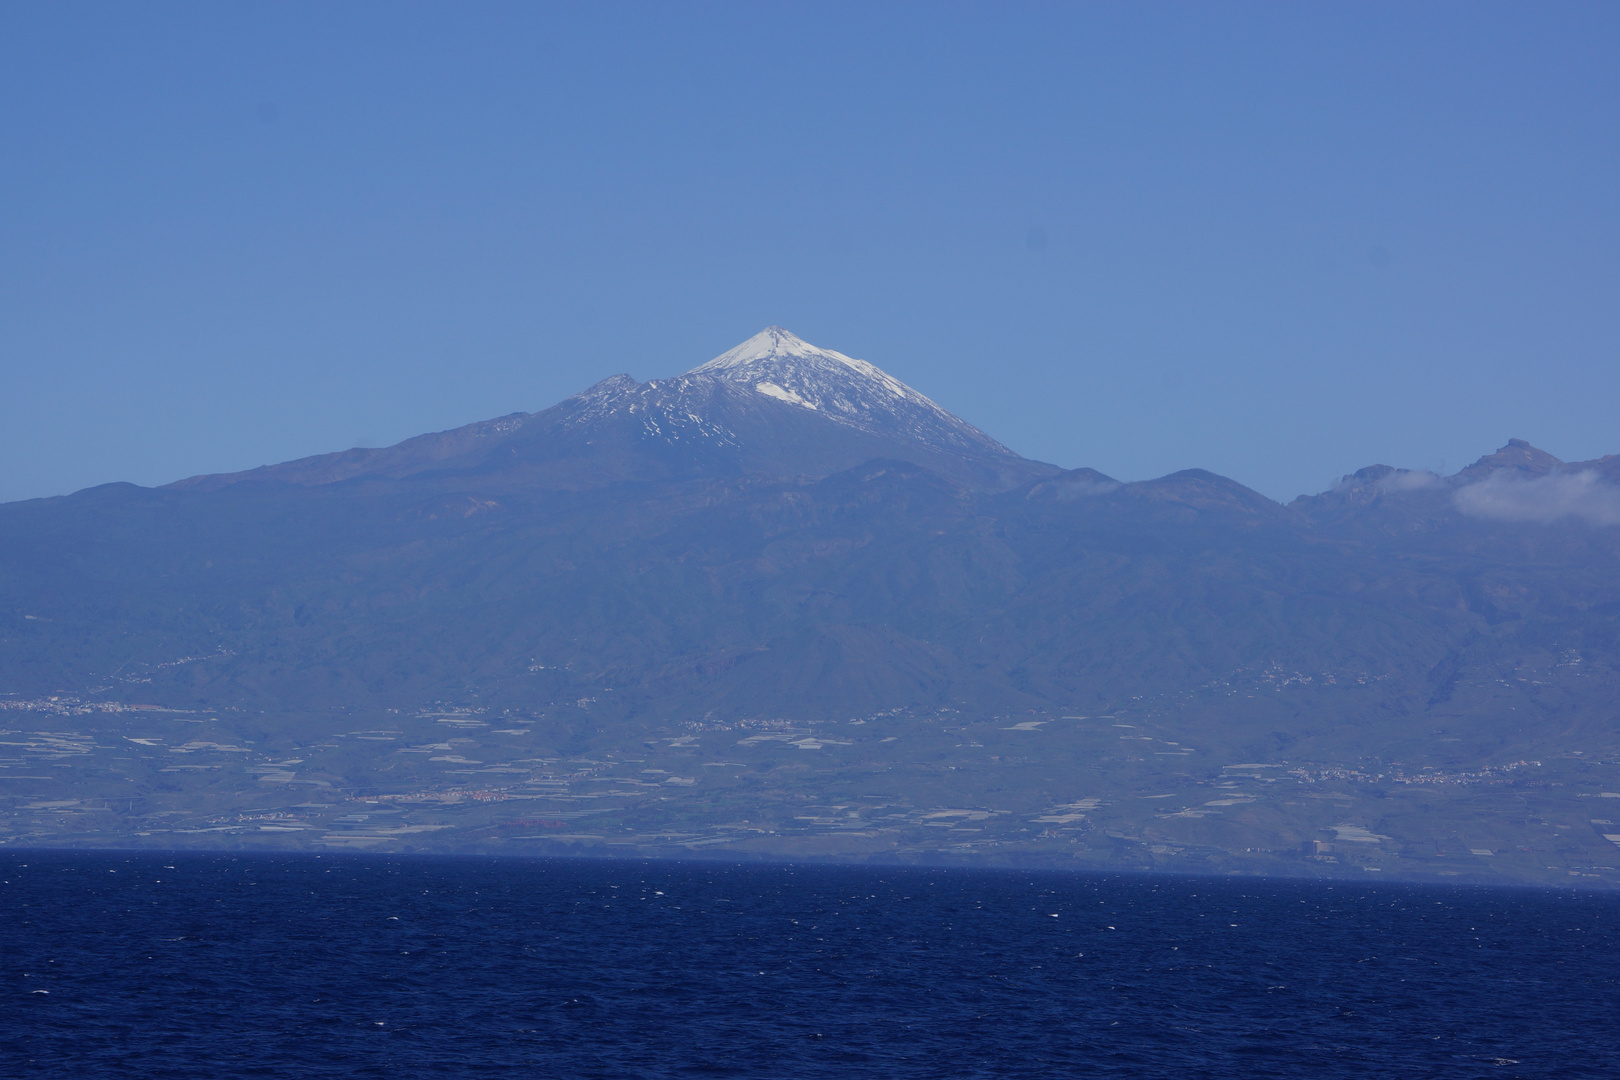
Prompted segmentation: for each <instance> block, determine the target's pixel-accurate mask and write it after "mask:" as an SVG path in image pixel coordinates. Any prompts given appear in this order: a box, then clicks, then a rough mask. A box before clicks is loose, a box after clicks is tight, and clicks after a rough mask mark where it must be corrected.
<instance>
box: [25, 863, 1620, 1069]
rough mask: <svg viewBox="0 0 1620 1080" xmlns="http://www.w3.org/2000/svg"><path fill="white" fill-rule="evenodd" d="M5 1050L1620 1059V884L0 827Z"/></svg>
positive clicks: (180, 1055) (517, 1062)
mask: <svg viewBox="0 0 1620 1080" xmlns="http://www.w3.org/2000/svg"><path fill="white" fill-rule="evenodd" d="M0 880H3V884H0V916H3V919H4V922H3V925H0V964H3V971H4V995H5V999H4V1003H3V1007H0V1074H3V1075H5V1076H7V1077H34V1076H39V1077H75V1078H90V1077H142V1078H158V1077H177V1078H178V1077H197V1078H208V1080H223V1078H235V1077H244V1078H246V1077H256V1078H257V1077H344V1078H353V1077H389V1078H413V1077H463V1076H465V1077H536V1078H548V1080H549V1078H574V1077H581V1078H585V1077H590V1078H596V1077H601V1078H640V1077H705V1076H716V1077H762V1078H766V1077H769V1078H778V1077H779V1078H795V1080H797V1078H816V1077H836V1078H841V1080H842V1078H859V1077H873V1078H878V1077H881V1078H885V1080H893V1078H905V1077H941V1078H944V1077H950V1078H957V1077H962V1078H967V1077H1019V1078H1022V1077H1029V1078H1036V1077H1042V1078H1044V1077H1176V1078H1199V1077H1209V1078H1233V1080H1237V1078H1243V1080H1255V1078H1261V1077H1287V1078H1290V1080H1296V1078H1302V1077H1309V1078H1313V1080H1321V1078H1328V1077H1356V1078H1366V1077H1385V1076H1391V1077H1393V1076H1400V1077H1446V1078H1459V1077H1475V1076H1478V1077H1487V1076H1488V1077H1493V1078H1508V1077H1620V896H1616V895H1614V894H1612V893H1581V892H1574V891H1558V890H1531V889H1511V890H1510V889H1488V888H1474V887H1457V888H1436V887H1433V886H1406V885H1400V884H1390V883H1381V884H1377V885H1347V884H1327V883H1320V882H1308V881H1286V880H1254V879H1218V880H1204V879H1196V878H1178V877H1168V876H1146V875H1142V876H1126V875H1081V874H1067V873H1060V872H1038V873H1037V872H1027V871H986V870H966V869H929V868H916V867H909V868H897V867H884V868H877V867H871V866H866V867H829V866H764V865H732V864H714V863H679V862H632V861H593V860H565V859H557V860H544V859H532V860H529V859H525V860H519V859H490V858H426V857H423V858H417V857H407V856H393V855H381V854H378V855H357V854H342V855H334V856H315V855H300V856H271V855H249V854H198V853H187V854H168V855H165V854H152V853H125V852H119V853H109V852H43V851H8V852H4V853H0Z"/></svg>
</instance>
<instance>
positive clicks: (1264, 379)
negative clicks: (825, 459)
mask: <svg viewBox="0 0 1620 1080" xmlns="http://www.w3.org/2000/svg"><path fill="white" fill-rule="evenodd" d="M1617 166H1620V5H1615V4H1612V3H1610V4H1595V5H1581V4H1551V3H1540V4H1532V3H1515V4H1510V5H1492V4H1482V3H1472V2H1471V3H1466V4H1463V3H1455V4H1449V3H1422V4H1413V3H1409V2H1402V3H1396V4H1386V5H1379V4H1369V3H1355V4H1344V3H1337V4H1328V5H1313V4H1304V3H1286V4H1277V5H1253V6H1243V5H1235V4H1210V3H1197V4H1189V5H1175V4H1146V3H1131V4H1096V5H1084V4H1061V5H1051V6H1047V5H1041V4H1035V3H1016V4H1007V3H994V4H981V5H955V4H946V3H939V2H928V3H916V4H878V3H870V2H865V3H858V4H849V5H839V4H833V3H827V2H824V0H823V2H817V3H813V4H802V5H801V4H785V3H761V2H752V3H746V4H719V3H696V4H677V3H669V2H662V3H657V4H646V5H641V4H627V5H626V4H617V5H616V4H611V3H601V2H593V3H589V4H557V5H542V4H538V3H523V4H512V5H503V4H467V3H454V4H452V3H444V4H438V5H412V4H406V3H401V2H398V0H391V2H389V3H384V4H375V5H372V4H359V3H347V4H335V3H329V2H323V3H318V4H308V5H299V4H293V3H287V2H277V3H273V4H253V3H230V4H219V3H208V4H183V3H163V4H130V3H123V2H120V3H116V4H109V5H106V6H92V5H78V4H72V3H50V4H44V3H28V4H24V3H9V4H5V5H3V6H0V462H3V463H4V468H3V469H0V499H18V498H26V497H33V496H39V495H50V494H59V493H65V492H68V491H71V490H74V489H77V488H81V487H85V486H89V485H93V484H98V483H104V482H107V481H112V480H129V481H134V482H136V483H141V484H155V483H164V482H167V481H169V480H173V479H177V478H179V477H182V476H186V475H190V474H194V473H199V472H215V471H223V470H235V469H242V468H247V467H251V466H254V465H259V464H263V463H266V462H272V461H279V460H285V459H288V458H293V457H298V456H301V455H306V454H312V453H319V452H324V451H331V450H339V449H343V448H346V447H349V446H353V445H357V444H358V445H383V444H387V443H390V442H394V441H397V440H399V439H402V438H405V437H407V436H410V435H414V434H418V433H420V432H423V431H430V430H438V429H442V428H446V427H452V426H455V425H458V424H463V423H467V422H469V421H473V420H478V419H483V418H487V417H490V416H496V415H501V414H504V413H508V412H513V411H516V410H528V411H532V410H536V409H540V408H544V407H546V406H549V405H551V404H554V403H555V402H557V401H558V400H560V399H562V398H564V397H566V396H568V395H569V394H572V393H575V392H576V391H578V390H580V389H582V388H583V387H585V386H587V385H589V384H590V383H592V382H595V381H596V380H597V379H600V378H602V377H604V376H606V375H610V374H613V373H616V372H620V371H625V372H629V373H630V374H632V375H634V376H635V377H636V378H638V379H646V378H651V377H656V376H662V375H669V374H674V373H676V372H679V371H683V370H685V369H687V368H689V367H692V366H694V365H696V364H698V363H700V362H702V361H704V360H707V359H709V358H710V357H712V356H714V355H716V354H717V353H720V352H721V351H723V350H725V349H726V348H728V347H730V346H731V345H734V344H736V343H737V342H739V341H741V340H742V339H744V338H746V337H748V336H749V335H751V334H753V333H755V332H756V331H758V330H759V329H760V328H761V327H763V326H765V325H767V324H772V323H777V324H781V325H783V326H786V327H787V328H788V329H790V330H792V331H794V332H795V333H797V334H799V335H800V336H801V337H803V338H805V339H807V340H809V341H811V342H813V343H815V344H817V345H821V346H824V347H827V348H833V349H838V350H840V351H842V352H846V353H850V354H852V355H855V356H859V357H863V358H865V359H867V360H870V361H872V362H873V363H876V364H878V365H879V366H880V367H883V368H885V369H886V370H888V371H890V372H891V373H893V374H894V375H896V376H898V377H899V378H901V379H904V380H905V381H906V382H908V383H910V384H912V385H913V386H915V387H916V388H918V389H919V390H921V391H923V392H924V393H926V394H928V395H930V396H932V397H933V398H934V399H935V400H937V401H938V402H939V403H940V404H942V405H944V406H945V407H946V408H948V409H951V410H953V411H954V412H957V413H958V414H960V415H961V416H963V417H965V418H966V419H968V420H970V421H972V422H973V423H975V424H978V425H979V426H980V427H982V428H984V429H985V430H986V431H988V432H989V433H990V434H992V435H994V436H995V437H997V438H999V439H1001V440H1002V441H1003V442H1005V443H1007V444H1008V445H1010V446H1011V447H1013V448H1014V449H1015V450H1018V451H1020V452H1022V453H1024V454H1027V455H1029V456H1031V457H1036V458H1041V459H1044V460H1048V461H1053V462H1056V463H1058V464H1061V465H1065V466H1079V465H1089V466H1092V467H1094V468H1098V469H1101V470H1102V471H1104V472H1106V473H1109V474H1111V475H1113V476H1116V477H1119V478H1121V479H1127V480H1130V479H1143V478H1147V477H1152V476H1157V475H1161V474H1163V473H1166V472H1170V471H1173V470H1176V469H1181V468H1187V467H1193V466H1198V467H1203V468H1208V469H1212V470H1215V471H1217V472H1220V473H1223V474H1226V475H1228V476H1231V477H1233V478H1235V479H1237V480H1240V481H1242V482H1244V483H1246V484H1249V485H1250V486H1252V487H1254V488H1256V489H1258V490H1260V491H1261V492H1263V493H1265V494H1267V495H1270V496H1272V497H1274V498H1279V499H1285V500H1286V499H1289V498H1292V497H1293V496H1295V495H1297V494H1299V493H1301V492H1308V491H1318V490H1321V489H1323V488H1325V487H1327V486H1328V485H1330V484H1331V483H1332V482H1333V481H1334V480H1335V479H1336V478H1337V477H1338V476H1339V475H1340V474H1342V473H1345V472H1347V471H1351V470H1353V469H1356V468H1359V467H1361V466H1363V465H1367V464H1371V463H1374V462H1387V463H1389V464H1393V465H1403V466H1409V467H1426V468H1444V469H1445V470H1447V471H1454V470H1455V469H1456V468H1458V467H1460V466H1461V465H1463V464H1466V463H1467V462H1468V461H1470V460H1472V459H1473V458H1475V457H1478V456H1479V455H1480V454H1483V453H1488V452H1489V451H1491V450H1493V449H1495V448H1496V447H1497V446H1499V445H1501V444H1502V443H1503V442H1505V441H1506V440H1507V439H1508V438H1509V437H1520V438H1526V439H1529V440H1530V441H1531V442H1534V443H1536V444H1537V445H1539V446H1542V447H1543V448H1545V449H1547V450H1549V451H1551V452H1553V453H1554V454H1557V455H1558V456H1560V457H1563V458H1565V459H1568V460H1574V459H1580V458H1588V457H1593V456H1598V455H1601V454H1606V453H1615V452H1620V303H1617V301H1620V167H1617Z"/></svg>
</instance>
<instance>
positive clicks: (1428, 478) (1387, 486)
mask: <svg viewBox="0 0 1620 1080" xmlns="http://www.w3.org/2000/svg"><path fill="white" fill-rule="evenodd" d="M1439 483H1442V481H1441V479H1440V477H1439V476H1437V475H1436V474H1434V473H1432V472H1430V471H1429V470H1427V469H1396V470H1395V471H1394V472H1392V473H1390V474H1389V475H1388V476H1386V477H1384V478H1383V479H1382V480H1380V481H1378V486H1379V487H1381V488H1383V489H1384V490H1385V491H1419V490H1421V489H1423V488H1430V487H1434V486H1435V485H1436V484H1439Z"/></svg>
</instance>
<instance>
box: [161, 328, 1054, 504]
mask: <svg viewBox="0 0 1620 1080" xmlns="http://www.w3.org/2000/svg"><path fill="white" fill-rule="evenodd" d="M877 457H884V458H892V459H896V460H902V461H910V462H913V463H914V464H918V465H924V466H926V467H928V468H930V469H933V470H934V471H936V472H939V473H940V474H942V475H945V476H948V477H951V478H953V479H955V480H958V481H960V482H962V483H965V484H968V485H969V486H972V487H975V488H985V489H989V490H1002V489H1005V488H1008V487H1012V486H1015V485H1016V484H1019V483H1023V482H1025V481H1028V480H1031V479H1034V478H1036V477H1039V476H1045V475H1050V474H1053V473H1055V472H1057V471H1058V470H1057V469H1056V468H1055V467H1054V466H1050V465H1044V464H1042V463H1040V462H1034V461H1029V460H1027V459H1025V458H1022V457H1019V456H1018V455H1017V454H1015V453H1013V452H1012V451H1011V450H1008V449H1007V448H1006V447H1004V446H1002V445H1001V444H1000V443H998V442H996V441H995V440H994V439H992V438H990V437H989V436H988V435H986V434H984V433H983V432H982V431H980V430H978V429H977V428H975V427H973V426H972V425H971V424H969V423H967V422H966V421H964V420H961V419H960V418H958V417H956V416H953V415H951V414H950V413H948V412H946V411H945V410H944V409H942V408H940V407H939V406H938V405H936V404H934V403H933V402H932V401H930V400H929V399H928V398H926V397H924V396H923V395H922V394H920V393H918V392H917V391H915V390H913V389H911V388H910V387H908V386H906V385H905V384H904V383H902V382H900V381H899V380H898V379H896V378H894V377H893V376H891V375H888V374H887V373H885V372H883V371H881V370H880V369H878V368H877V367H875V366H873V365H871V364H868V363H866V362H865V361H863V360H854V359H851V358H850V357H847V356H844V355H843V354H842V353H837V352H831V351H828V350H823V349H818V348H815V347H814V346H811V345H809V344H807V343H805V342H804V341H802V340H800V339H799V338H797V337H795V336H794V335H792V334H790V333H788V332H787V331H786V330H783V329H782V328H780V327H769V328H767V329H766V330H764V331H761V332H760V333H759V334H756V335H755V336H754V337H752V338H750V339H749V340H747V341H745V342H743V343H742V344H741V345H739V346H737V347H736V348H734V349H732V350H730V351H729V352H726V353H724V354H722V355H721V356H718V357H716V358H715V359H713V360H711V361H709V362H708V363H706V364H702V365H700V366H699V367H696V368H694V369H692V370H691V371H689V372H687V373H686V374H684V375H680V376H676V377H674V378H670V379H654V380H652V381H650V382H647V383H638V382H636V381H635V380H634V379H632V378H631V377H630V376H628V375H615V376H612V377H610V378H607V379H604V380H602V381H601V382H599V383H597V384H596V385H595V386H592V387H590V388H589V389H587V390H585V391H583V392H582V393H580V394H578V395H576V396H575V397H572V398H569V399H568V400H566V401H564V402H561V403H560V404H558V405H556V406H553V407H552V408H550V409H546V410H544V411H542V412H538V413H513V414H511V415H509V416H503V417H499V418H497V419H494V420H486V421H482V422H480V423H476V424H469V425H467V426H465V427H461V428H456V429H454V430H451V431H445V432H438V433H435V434H432V435H422V436H418V437H416V438H413V439H407V440H405V441H404V442H402V443H399V444H397V445H395V446H392V447H387V448H383V449H378V450H367V449H354V450H347V451H344V452H342V453H338V454H326V455H321V456H317V457H313V458H303V459H300V460H298V461H292V462H287V463H285V464H281V465H271V466H266V467H263V468H259V469H253V470H250V471H248V472H243V473H233V474H223V475H212V476H197V477H192V478H190V479H187V480H182V481H179V482H178V483H176V484H173V485H170V486H171V487H176V488H182V489H184V488H204V489H213V488H219V487H223V486H226V485H229V484H234V483H240V482H243V481H259V482H272V483H293V484H303V485H314V484H329V483H337V482H340V481H344V480H355V479H367V478H387V479H394V480H399V479H404V478H406V477H411V476H426V475H428V474H432V475H433V477H434V478H436V479H444V478H448V477H452V476H454V475H457V474H462V475H478V476H480V477H483V478H485V480H486V481H487V479H488V477H489V476H490V475H491V474H496V473H501V474H505V475H506V477H507V479H508V480H509V481H510V482H511V483H512V484H513V485H517V486H523V487H535V486H538V487H568V488H574V487H589V486H594V485H598V484H604V483H613V482H619V481H626V480H634V481H646V480H653V479H668V478H675V477H699V476H716V475H753V476H765V477H776V478H782V477H790V476H810V477H817V476H826V475H829V474H831V473H834V472H837V471H839V470H842V469H847V468H850V467H851V466H853V465H856V464H859V463H860V462H862V461H866V460H869V459H871V458H877Z"/></svg>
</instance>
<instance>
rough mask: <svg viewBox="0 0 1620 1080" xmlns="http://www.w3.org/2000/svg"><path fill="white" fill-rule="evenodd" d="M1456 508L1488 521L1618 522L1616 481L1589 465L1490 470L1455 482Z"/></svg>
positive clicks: (1619, 508) (1619, 497) (1619, 504)
mask: <svg viewBox="0 0 1620 1080" xmlns="http://www.w3.org/2000/svg"><path fill="white" fill-rule="evenodd" d="M1452 500H1453V502H1455V503H1456V506H1457V509H1458V510H1461V511H1462V512H1463V513H1465V514H1468V515H1470V516H1472V517H1480V518H1489V519H1491V520H1493V521H1541V522H1553V521H1559V520H1562V519H1564V518H1570V517H1573V518H1579V519H1581V520H1582V521H1589V522H1591V523H1593V524H1594V525H1620V487H1615V486H1614V485H1613V484H1607V483H1604V481H1603V480H1602V478H1601V477H1599V476H1598V474H1597V473H1596V472H1593V471H1592V470H1590V469H1588V470H1584V471H1582V472H1574V473H1549V474H1548V475H1546V476H1537V477H1532V478H1528V479H1526V478H1522V477H1518V476H1511V475H1508V474H1506V473H1493V474H1492V475H1490V476H1488V477H1486V478H1485V479H1484V480H1481V481H1479V482H1477V483H1473V484H1469V485H1467V486H1466V487H1461V488H1458V489H1457V491H1456V493H1455V494H1454V495H1453V496H1452Z"/></svg>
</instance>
